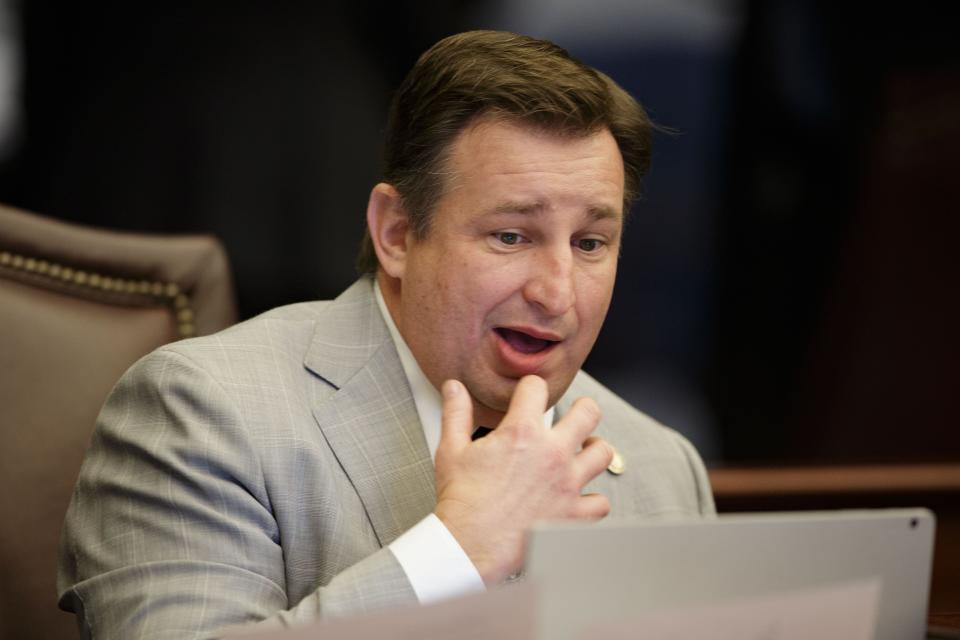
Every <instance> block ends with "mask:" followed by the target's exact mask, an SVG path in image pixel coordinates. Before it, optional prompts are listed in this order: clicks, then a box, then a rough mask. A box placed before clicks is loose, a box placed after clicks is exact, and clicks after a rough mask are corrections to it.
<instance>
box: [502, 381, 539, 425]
mask: <svg viewBox="0 0 960 640" xmlns="http://www.w3.org/2000/svg"><path fill="white" fill-rule="evenodd" d="M548 396H549V391H548V389H547V383H546V382H545V381H544V379H543V378H541V377H539V376H524V377H522V378H520V382H518V383H517V386H516V388H515V389H514V390H513V397H512V398H510V406H509V407H508V408H507V415H506V416H504V419H503V423H507V424H516V423H520V424H527V423H530V424H538V425H539V424H543V414H544V413H545V412H546V410H547V399H548ZM503 423H501V424H503Z"/></svg>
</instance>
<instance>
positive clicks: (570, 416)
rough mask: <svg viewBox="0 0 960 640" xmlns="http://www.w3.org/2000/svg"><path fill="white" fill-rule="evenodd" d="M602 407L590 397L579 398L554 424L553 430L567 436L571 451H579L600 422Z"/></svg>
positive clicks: (564, 436)
mask: <svg viewBox="0 0 960 640" xmlns="http://www.w3.org/2000/svg"><path fill="white" fill-rule="evenodd" d="M600 416H601V413H600V407H599V405H597V403H596V402H594V401H593V400H591V399H590V398H578V399H577V400H576V402H574V403H573V405H572V406H571V407H570V411H568V412H567V413H566V414H565V415H564V416H563V418H562V419H561V420H560V421H559V422H557V424H555V425H553V429H552V431H553V432H554V433H556V434H558V435H560V436H561V437H563V438H566V440H567V444H568V446H569V447H570V451H577V450H578V449H579V448H580V445H581V444H582V443H583V442H584V441H585V440H586V439H587V438H588V437H589V436H590V434H591V433H593V430H594V429H596V428H597V425H598V424H600Z"/></svg>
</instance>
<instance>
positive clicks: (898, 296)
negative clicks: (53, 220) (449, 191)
mask: <svg viewBox="0 0 960 640" xmlns="http://www.w3.org/2000/svg"><path fill="white" fill-rule="evenodd" d="M949 8H950V5H949V4H948V3H943V4H936V3H923V2H917V3H910V4H908V5H907V4H900V3H897V4H884V3H880V4H876V3H871V4H862V5H861V4H854V3H832V2H801V1H789V0H772V1H767V2H759V1H757V2H733V1H720V0H714V1H711V2H708V1H702V0H701V1H691V2H682V3H678V2H668V1H666V0H662V1H659V2H654V1H649V0H646V1H637V2H623V1H618V0H597V1H595V2H591V3H580V2H575V1H574V0H552V1H548V0H528V1H526V2H522V1H520V0H514V1H512V2H510V1H506V0H501V1H499V2H484V1H481V0H473V1H460V2H455V1H449V0H448V1H445V2H439V1H429V2H417V3H409V4H405V3H399V2H369V1H362V0H355V1H353V2H323V3H321V2H312V1H311V2H307V1H305V0H287V1H285V2H264V1H260V2H257V1H254V0H233V1H231V2H223V1H209V2H197V3H176V2H174V3H127V4H119V5H117V4H115V3H106V2H86V3H74V2H66V1H63V0H61V1H56V2H54V1H50V0H30V1H29V2H26V1H21V2H14V1H12V0H0V201H2V202H4V203H7V204H11V205H14V206H18V207H22V208H26V209H30V210H33V211H37V212H40V213H44V214H47V215H51V216H55V217H58V218H61V219H64V220H69V221H75V222H83V223H87V224H93V225H98V226H104V227H110V228H116V229H124V230H139V231H155V232H165V233H175V232H198V231H199V232H208V233H213V234H215V235H217V236H219V237H220V238H221V239H222V240H223V241H224V243H225V244H226V246H227V249H228V251H229V253H230V257H231V260H232V263H233V265H234V269H235V275H236V281H237V286H238V294H239V303H240V308H241V314H242V316H243V317H250V316H252V315H254V314H256V313H259V312H261V311H263V310H266V309H268V308H270V307H272V306H275V305H279V304H284V303H288V302H293V301H299V300H305V299H311V298H328V297H332V296H335V295H336V294H337V293H338V292H339V291H341V290H342V289H343V288H345V287H346V286H347V285H348V284H349V283H350V282H352V280H353V279H354V277H355V274H354V271H353V266H352V265H353V256H354V253H355V250H356V247H357V246H358V243H359V239H360V237H361V233H362V229H363V214H364V210H365V206H366V199H367V194H368V192H369V189H370V187H371V186H372V185H373V184H375V182H376V181H377V178H378V172H379V156H380V142H381V133H382V130H383V124H384V121H385V114H386V106H387V103H388V101H389V99H390V95H391V90H392V89H393V88H394V87H395V86H396V85H397V84H398V83H399V82H400V80H401V78H402V76H403V74H404V73H405V72H406V70H407V69H408V68H409V66H410V65H411V64H412V63H413V61H414V60H415V59H416V57H417V56H418V55H419V53H421V52H422V51H423V50H425V49H426V48H427V47H429V46H430V45H431V44H432V43H433V42H435V41H436V40H438V39H439V38H441V37H443V36H445V35H448V34H451V33H455V32H457V31H462V30H465V29H470V28H506V29H511V30H516V31H520V32H524V33H528V34H530V35H534V36H538V37H546V38H549V39H551V40H554V41H556V42H557V43H558V44H560V45H562V46H564V47H566V48H567V49H569V50H570V51H571V52H572V53H573V54H574V55H576V56H577V57H579V58H581V59H583V60H584V61H585V62H588V63H589V64H592V65H594V66H596V67H598V68H600V69H601V70H603V71H605V72H607V73H608V74H609V75H611V76H612V77H614V78H615V79H616V80H618V81H619V82H620V83H621V84H622V85H623V86H624V87H625V88H627V89H628V90H629V91H631V92H632V93H633V94H634V95H635V96H636V97H637V98H638V99H640V101H641V102H642V103H643V104H644V105H645V106H646V107H647V108H648V110H649V111H650V112H651V114H652V115H653V117H654V119H655V120H656V121H657V122H659V123H660V124H662V125H665V126H667V127H670V128H671V129H673V130H674V131H675V133H673V134H669V135H661V136H660V137H659V138H658V139H657V141H656V148H655V152H654V168H653V170H652V172H651V174H650V176H649V178H648V180H647V182H646V187H645V195H644V198H643V200H642V201H641V202H640V203H639V204H638V205H637V206H636V207H635V209H634V212H633V217H632V220H631V222H630V224H629V228H628V232H627V236H626V241H625V248H624V254H623V260H622V263H621V271H620V275H619V280H618V284H617V292H616V295H615V302H614V305H613V308H612V309H611V313H610V316H609V319H608V321H607V325H606V328H605V329H604V333H603V334H602V336H601V339H600V342H599V343H598V345H597V348H596V349H595V351H594V353H593V354H592V355H591V357H590V360H589V361H588V363H587V366H586V368H587V369H588V370H589V371H590V372H591V373H593V374H594V375H596V376H597V377H599V378H600V379H601V380H603V381H605V382H606V383H608V385H609V386H611V387H613V388H614V389H615V390H617V391H618V392H620V393H621V394H622V395H623V396H624V397H626V398H627V399H628V400H630V401H631V402H633V403H634V404H635V405H637V406H638V407H640V408H642V409H644V410H645V411H647V412H649V413H651V414H652V415H653V416H654V417H657V418H658V419H660V420H662V421H664V422H666V423H668V424H671V425H672V426H675V427H676V428H678V429H679V430H681V431H682V432H684V433H685V434H687V435H688V436H689V437H690V438H691V439H692V440H694V442H695V443H696V444H697V445H698V446H699V447H700V449H701V451H702V452H703V454H704V457H705V458H706V459H707V460H708V462H710V463H711V464H713V465H718V464H724V463H750V462H768V463H769V462H780V461H783V462H814V461H816V462H827V461H830V462H865V461H929V460H948V459H954V460H955V459H957V458H958V457H960V433H958V431H960V429H958V427H960V424H958V419H957V415H958V409H960V401H958V398H960V366H958V362H960V337H958V327H960V304H958V289H960V287H958V275H960V269H958V266H960V265H958V258H957V244H958V238H960V223H958V214H960V211H958V209H960V207H958V202H960V187H958V184H960V177H958V175H957V174H958V170H960V161H958V160H957V150H958V149H960V55H958V53H960V46H958V44H957V43H958V40H960V38H958V37H957V35H956V29H955V27H954V26H953V25H954V22H953V21H952V20H950V19H948V15H949V14H950V12H949ZM0 339H2V338H0ZM5 375H11V372H6V373H5Z"/></svg>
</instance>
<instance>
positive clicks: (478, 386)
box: [396, 119, 624, 426]
mask: <svg viewBox="0 0 960 640" xmlns="http://www.w3.org/2000/svg"><path fill="white" fill-rule="evenodd" d="M448 168H449V169H450V171H451V174H450V176H449V177H448V178H447V180H448V184H447V189H446V192H445V194H444V195H443V196H442V197H441V198H440V200H439V202H437V203H436V206H435V210H434V214H433V218H432V222H431V226H430V230H429V232H428V234H427V236H426V237H425V238H423V239H419V240H417V239H416V238H414V236H413V233H412V231H411V232H408V233H407V253H406V260H405V264H404V269H403V274H402V276H401V284H400V300H399V314H396V315H398V316H399V317H397V318H396V320H397V324H398V327H399V329H400V332H401V333H402V335H403V337H404V339H405V340H406V342H407V344H408V345H409V346H410V349H411V351H412V352H413V354H414V356H415V357H416V358H417V361H418V363H419V364H420V367H421V368H422V369H423V371H424V373H425V374H426V376H427V377H428V378H429V379H430V381H431V382H432V383H433V384H434V386H436V387H437V388H439V387H440V385H441V384H442V382H443V381H444V380H447V379H449V378H456V379H458V380H460V381H461V382H463V383H464V384H465V385H466V387H467V389H468V390H469V391H470V393H471V394H472V396H473V398H474V401H475V402H474V404H475V409H476V411H475V414H476V415H475V418H476V420H477V422H478V423H482V424H488V425H490V426H495V425H496V424H497V423H498V422H499V419H500V417H501V416H502V413H503V412H504V411H506V408H507V405H508V404H509V401H510V398H511V396H512V394H513V389H514V387H515V386H516V383H517V381H518V380H519V379H520V378H521V377H522V376H524V375H527V374H537V375H539V376H541V377H542V378H544V379H545V380H546V381H547V384H548V386H549V389H550V403H551V405H552V404H553V403H555V402H556V401H557V400H558V399H559V397H560V396H561V395H562V394H563V393H564V391H566V389H567V387H568V386H569V385H570V382H571V381H572V380H573V377H574V375H575V374H576V372H577V371H578V370H579V368H580V366H581V365H582V364H583V361H584V359H585V358H586V357H587V354H588V353H589V352H590V349H591V348H592V347H593V343H594V341H595V340H596V338H597V334H598V333H599V331H600V327H601V325H602V324H603V320H604V317H605V316H606V313H607V308H608V307H609V304H610V297H611V295H612V293H613V284H614V279H615V276H616V269H617V254H618V251H619V246H620V235H621V230H622V226H623V178H624V174H623V161H622V159H621V156H620V152H619V149H618V147H617V144H616V142H615V141H614V139H613V136H612V135H611V134H610V132H609V131H607V130H606V129H604V130H602V131H600V132H598V133H595V134H592V135H590V136H587V137H579V138H577V137H559V136H556V135H555V134H548V133H543V132H540V131H537V130H535V129H531V128H527V127H524V126H522V125H518V124H511V123H507V122H503V121H500V120H496V119H481V120H480V121H479V122H478V123H476V124H474V125H473V126H470V127H468V128H467V129H466V130H465V131H463V132H462V133H461V134H460V135H459V136H458V137H457V138H456V139H455V141H454V143H453V145H452V147H451V155H450V158H449V162H448Z"/></svg>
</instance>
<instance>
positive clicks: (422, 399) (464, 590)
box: [373, 281, 554, 604]
mask: <svg viewBox="0 0 960 640" xmlns="http://www.w3.org/2000/svg"><path fill="white" fill-rule="evenodd" d="M373 291H374V296H375V298H376V300H377V306H378V307H379V308H380V314H381V315H382V316H383V321H384V322H385V323H386V325H387V329H389V330H390V336H391V337H392V338H393V343H394V345H395V346H396V348H397V354H398V355H399V356H400V363H401V364H402V365H403V372H404V374H405V375H406V377H407V382H408V383H409V385H410V391H411V392H412V393H413V401H414V404H415V405H416V407H417V415H418V416H419V417H420V424H421V425H422V426H423V435H424V437H425V438H426V441H427V447H428V448H429V449H430V457H431V459H436V455H437V445H438V444H439V442H440V425H441V423H442V415H443V400H442V398H441V396H440V392H439V391H438V390H437V389H436V387H434V386H433V385H432V384H431V383H430V381H429V380H428V379H427V377H426V376H425V375H424V373H423V371H422V370H421V369H420V365H419V364H418V363H417V360H416V358H414V356H413V353H412V352H411V351H410V347H408V346H407V343H406V341H404V339H403V336H401V335H400V331H399V330H397V325H396V324H395V323H394V321H393V317H392V316H391V315H390V311H389V310H388V309H387V305H386V302H384V300H383V294H382V293H381V292H380V285H379V284H378V283H377V282H376V281H374V286H373ZM553 415H554V409H553V407H551V408H550V409H549V410H548V411H547V412H546V413H545V414H544V416H543V422H544V425H545V426H546V427H548V428H549V427H550V425H552V424H553ZM388 546H389V548H390V551H391V552H392V553H393V555H394V557H396V559H397V561H398V562H399V563H400V566H401V567H402V568H403V570H404V572H405V573H406V574H407V578H408V579H409V580H410V584H411V585H412V586H413V590H414V592H415V593H416V594H417V599H418V600H419V601H420V603H421V604H428V603H430V602H437V601H438V600H443V599H445V598H450V597H453V596H458V595H464V594H468V593H473V592H477V591H483V590H484V584H483V579H482V578H481V577H480V574H479V573H478V572H477V569H476V567H475V566H474V565H473V563H472V562H471V561H470V558H469V557H468V556H467V554H466V552H464V550H463V548H462V547H461V546H460V543H458V542H457V539H456V538H454V537H453V534H452V533H450V531H449V529H447V527H446V526H445V525H444V524H443V523H442V522H441V521H440V519H439V518H438V517H437V516H436V515H434V514H432V513H431V514H430V515H428V516H427V517H425V518H424V519H423V520H421V521H420V522H418V523H417V524H416V525H414V526H413V527H412V528H410V529H409V530H407V531H406V532H405V533H403V534H402V535H400V537H398V538H397V539H396V540H394V541H393V542H391V543H390V544H389V545H388Z"/></svg>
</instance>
